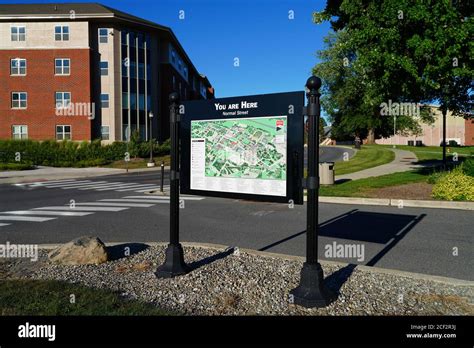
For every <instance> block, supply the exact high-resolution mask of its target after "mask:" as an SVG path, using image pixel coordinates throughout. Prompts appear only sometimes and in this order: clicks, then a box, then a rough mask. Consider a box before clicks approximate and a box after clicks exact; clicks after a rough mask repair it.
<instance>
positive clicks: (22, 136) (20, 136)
mask: <svg viewBox="0 0 474 348" xmlns="http://www.w3.org/2000/svg"><path fill="white" fill-rule="evenodd" d="M15 128H18V130H19V131H16V132H15ZM23 130H24V132H23ZM15 135H16V136H17V137H15ZM12 139H17V140H25V139H28V126H27V125H25V124H14V125H13V126H12Z"/></svg>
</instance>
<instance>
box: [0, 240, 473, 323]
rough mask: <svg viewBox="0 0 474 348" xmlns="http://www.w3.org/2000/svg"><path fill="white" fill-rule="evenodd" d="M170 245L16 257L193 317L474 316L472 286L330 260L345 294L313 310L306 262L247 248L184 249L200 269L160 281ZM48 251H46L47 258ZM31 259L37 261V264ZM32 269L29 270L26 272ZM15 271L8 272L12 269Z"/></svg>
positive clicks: (336, 286)
mask: <svg viewBox="0 0 474 348" xmlns="http://www.w3.org/2000/svg"><path fill="white" fill-rule="evenodd" d="M164 250H165V247H163V246H152V247H149V248H147V249H146V250H144V251H142V252H140V253H137V254H135V255H132V256H129V257H126V258H122V259H118V260H115V261H109V262H107V263H104V264H101V265H97V266H94V265H83V266H62V265H53V264H51V263H49V262H46V261H43V262H37V263H36V265H35V266H34V267H31V266H30V267H26V268H25V267H23V268H22V267H19V265H18V263H10V265H9V266H8V267H9V268H10V271H15V272H10V275H11V274H16V275H17V276H19V277H21V278H31V279H56V280H64V281H68V282H71V283H80V284H83V285H86V286H90V287H94V288H107V289H112V290H115V291H118V292H119V293H120V294H121V295H122V296H124V297H125V298H130V299H140V300H143V301H146V302H149V303H152V304H154V305H156V306H159V307H160V308H162V309H165V310H170V311H172V312H173V313H177V314H187V315H189V314H191V315H473V314H474V304H473V299H474V289H473V287H472V286H460V285H454V284H453V285H451V284H446V283H440V282H435V281H429V280H421V279H420V280H417V279H412V278H408V277H402V276H398V275H392V274H379V273H374V272H369V271H366V270H359V269H357V268H355V269H354V268H353V267H352V266H350V265H349V266H343V265H341V266H336V265H326V264H323V269H324V274H325V277H326V278H327V285H328V287H329V288H330V289H331V290H333V291H334V292H336V293H337V294H338V298H337V300H336V301H335V302H333V303H332V304H330V305H329V306H328V307H326V308H314V309H306V308H302V307H299V306H296V305H294V304H292V303H290V297H289V291H290V290H291V289H293V288H294V287H296V286H297V284H298V282H299V274H300V270H301V266H302V262H299V261H293V260H291V261H290V260H285V259H281V258H276V257H268V256H256V255H253V254H248V253H245V252H242V251H240V255H235V254H232V252H229V251H225V250H217V249H210V248H204V247H184V250H185V259H186V262H187V263H188V264H191V265H193V266H195V267H196V268H195V269H194V270H193V271H192V272H191V273H189V274H187V275H185V276H181V277H177V278H174V279H157V278H156V277H155V275H154V273H153V272H154V271H155V270H156V268H157V266H158V265H160V264H161V263H162V262H163V260H164ZM45 258H46V252H45V251H41V259H43V260H45ZM30 264H31V263H30ZM25 269H26V271H25ZM7 273H8V270H7Z"/></svg>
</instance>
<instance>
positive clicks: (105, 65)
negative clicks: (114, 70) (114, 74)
mask: <svg viewBox="0 0 474 348" xmlns="http://www.w3.org/2000/svg"><path fill="white" fill-rule="evenodd" d="M100 75H102V76H107V75H109V62H100Z"/></svg>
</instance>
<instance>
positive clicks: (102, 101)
mask: <svg viewBox="0 0 474 348" xmlns="http://www.w3.org/2000/svg"><path fill="white" fill-rule="evenodd" d="M102 96H107V106H104V100H103V99H102ZM100 107H101V108H102V109H108V108H109V107H110V95H109V93H101V94H100Z"/></svg>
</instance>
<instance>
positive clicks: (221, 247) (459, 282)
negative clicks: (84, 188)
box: [38, 242, 474, 286]
mask: <svg viewBox="0 0 474 348" xmlns="http://www.w3.org/2000/svg"><path fill="white" fill-rule="evenodd" d="M127 243H142V244H147V245H149V246H167V245H168V244H169V243H168V242H112V243H104V244H105V245H106V246H116V245H121V244H127ZM181 244H182V245H183V246H185V247H191V248H193V247H195V248H205V249H213V250H220V251H222V250H226V249H228V248H236V246H227V245H223V244H213V243H198V242H181ZM61 245H62V244H61V243H58V244H38V248H39V249H55V248H57V247H58V246H61ZM238 249H239V250H240V251H242V252H244V253H246V254H249V255H254V256H261V257H267V258H278V259H283V260H288V261H299V262H305V261H306V258H305V257H303V256H294V255H287V254H279V253H272V252H268V251H259V250H254V249H247V248H238ZM318 261H319V262H320V263H321V264H322V265H325V264H326V265H332V266H338V267H341V268H342V267H345V266H347V265H348V264H347V263H342V262H337V261H328V260H318ZM356 269H359V270H361V271H365V272H369V273H376V274H384V275H394V276H400V277H406V278H411V279H415V280H427V281H433V282H437V283H443V284H449V285H457V286H474V281H470V280H463V279H456V278H449V277H442V276H435V275H429V274H422V273H414V272H407V271H399V270H395V269H385V268H380V267H370V266H364V265H357V266H356Z"/></svg>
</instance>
